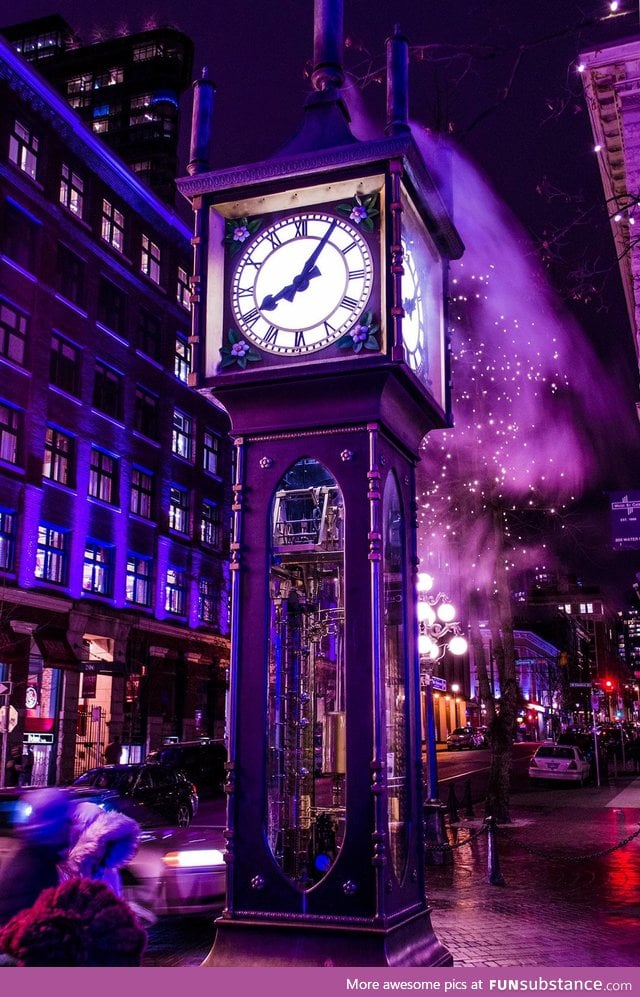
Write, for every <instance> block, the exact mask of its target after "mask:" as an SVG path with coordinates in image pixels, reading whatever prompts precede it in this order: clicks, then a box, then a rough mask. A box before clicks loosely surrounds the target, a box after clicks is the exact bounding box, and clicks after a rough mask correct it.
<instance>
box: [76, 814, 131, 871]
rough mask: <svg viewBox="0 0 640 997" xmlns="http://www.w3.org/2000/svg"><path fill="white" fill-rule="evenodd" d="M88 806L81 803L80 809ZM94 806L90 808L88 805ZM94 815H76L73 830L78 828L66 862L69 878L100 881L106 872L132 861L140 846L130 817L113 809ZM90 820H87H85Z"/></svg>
mask: <svg viewBox="0 0 640 997" xmlns="http://www.w3.org/2000/svg"><path fill="white" fill-rule="evenodd" d="M89 805H90V804H82V805H81V807H78V810H79V811H80V810H83V811H84V808H85V807H86V806H89ZM91 806H93V805H91ZM95 810H97V811H98V812H97V814H93V813H92V814H90V815H87V814H86V813H84V812H83V813H79V814H78V815H77V817H76V827H77V828H78V829H79V833H78V834H77V837H76V840H75V841H74V840H73V837H72V846H71V849H70V850H69V855H68V858H67V860H66V862H65V873H66V874H67V875H68V876H83V877H86V878H87V879H100V878H102V873H103V872H105V871H107V870H117V869H119V868H120V867H121V866H123V865H125V864H126V863H127V862H128V861H129V860H130V859H132V858H133V856H134V855H135V853H136V852H137V850H138V845H139V843H140V827H139V825H138V823H137V822H136V821H135V820H132V818H131V817H125V815H124V814H121V813H118V812H117V811H115V810H101V809H100V807H95ZM89 816H90V817H91V819H87V817H89Z"/></svg>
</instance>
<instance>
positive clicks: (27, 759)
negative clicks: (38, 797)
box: [20, 744, 35, 786]
mask: <svg viewBox="0 0 640 997" xmlns="http://www.w3.org/2000/svg"><path fill="white" fill-rule="evenodd" d="M34 761H35V756H34V754H33V748H32V747H31V745H30V744H28V745H27V750H26V751H25V753H24V755H23V756H22V763H21V764H22V771H21V772H20V785H21V786H30V785H31V779H32V776H33V763H34Z"/></svg>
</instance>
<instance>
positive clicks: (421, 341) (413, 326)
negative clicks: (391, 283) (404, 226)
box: [402, 239, 426, 373]
mask: <svg viewBox="0 0 640 997" xmlns="http://www.w3.org/2000/svg"><path fill="white" fill-rule="evenodd" d="M402 252H403V263H402V265H403V269H404V274H403V277H402V308H403V310H404V318H403V319H402V342H403V344H404V352H405V357H406V360H407V363H408V364H409V366H410V367H411V369H412V370H413V371H415V372H416V373H418V372H419V371H420V369H421V367H422V366H423V365H424V364H425V363H426V345H425V316H424V301H423V297H422V286H421V281H420V274H419V262H418V259H417V257H416V253H415V250H414V248H413V245H412V244H411V243H410V242H408V241H406V240H405V239H403V240H402Z"/></svg>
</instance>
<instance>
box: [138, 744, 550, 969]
mask: <svg viewBox="0 0 640 997" xmlns="http://www.w3.org/2000/svg"><path fill="white" fill-rule="evenodd" d="M536 747H537V745H536V744H533V743H530V742H525V743H518V744H514V746H513V748H514V752H513V770H512V790H513V792H514V794H517V793H522V792H525V791H526V790H527V789H528V788H529V787H528V780H527V766H528V762H529V758H530V756H531V755H532V754H533V752H534V751H535V749H536ZM489 759H490V752H489V749H488V748H481V749H476V750H474V751H439V752H438V772H439V784H440V799H441V800H442V802H443V803H446V802H447V797H448V794H449V787H450V786H451V785H452V784H453V785H454V786H455V791H456V797H457V799H458V805H459V806H460V805H461V803H462V796H463V793H464V791H465V786H466V783H467V781H468V780H470V782H471V798H472V801H473V803H474V804H477V803H479V802H480V801H481V800H482V799H483V798H484V794H485V791H486V785H487V778H488V772H489ZM206 820H207V804H206V803H205V804H204V805H203V807H202V808H201V811H200V813H199V814H198V817H197V818H196V821H195V823H198V822H200V821H202V822H204V823H206ZM212 922H213V918H212V917H175V918H163V919H160V920H159V921H157V922H156V924H154V925H153V926H152V927H151V928H149V941H148V946H147V951H146V954H145V958H144V965H145V966H199V965H200V964H201V963H202V961H203V960H204V959H205V958H206V956H207V954H208V953H209V950H210V949H211V946H212V944H213V939H214V936H215V929H214V927H213V923H212Z"/></svg>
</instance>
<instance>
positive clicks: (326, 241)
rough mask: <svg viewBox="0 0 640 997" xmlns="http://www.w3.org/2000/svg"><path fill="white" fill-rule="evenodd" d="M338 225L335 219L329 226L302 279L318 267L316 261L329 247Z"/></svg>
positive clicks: (304, 270)
mask: <svg viewBox="0 0 640 997" xmlns="http://www.w3.org/2000/svg"><path fill="white" fill-rule="evenodd" d="M337 224H338V219H337V218H334V219H333V221H332V222H331V225H330V226H329V228H328V229H327V231H326V232H325V234H324V235H323V236H322V238H321V240H320V242H319V243H318V245H317V246H316V248H315V249H314V251H313V252H312V254H311V256H310V257H309V259H308V260H307V262H306V263H305V265H304V266H303V268H302V273H301V274H299V276H300V277H306V276H307V275H308V273H309V271H310V270H313V268H314V266H315V265H316V260H317V259H318V257H319V256H320V253H321V252H322V250H323V249H324V247H325V246H326V245H327V243H328V241H329V237H330V236H331V233H332V232H333V230H334V228H335V227H336V225H337Z"/></svg>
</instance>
